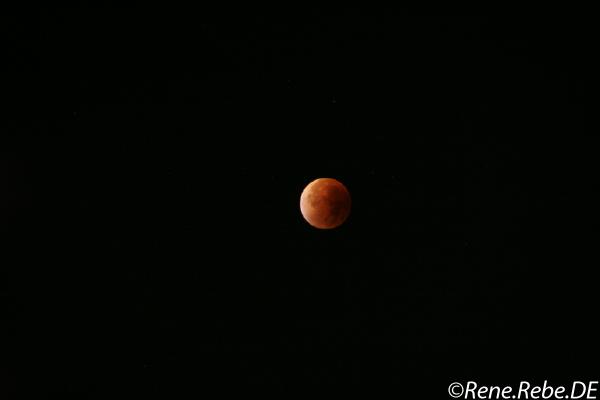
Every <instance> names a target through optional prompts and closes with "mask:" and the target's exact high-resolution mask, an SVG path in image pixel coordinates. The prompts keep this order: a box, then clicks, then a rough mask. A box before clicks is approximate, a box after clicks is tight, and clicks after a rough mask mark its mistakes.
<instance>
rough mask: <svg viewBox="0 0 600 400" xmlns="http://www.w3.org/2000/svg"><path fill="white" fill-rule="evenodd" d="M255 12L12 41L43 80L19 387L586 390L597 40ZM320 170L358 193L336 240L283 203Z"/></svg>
mask: <svg viewBox="0 0 600 400" xmlns="http://www.w3.org/2000/svg"><path fill="white" fill-rule="evenodd" d="M254 11H255V12H254V13H252V14H250V13H247V14H244V13H242V12H240V13H239V14H236V15H235V16H234V15H231V14H228V15H226V14H219V15H217V14H216V13H213V12H208V11H207V10H197V11H191V10H190V11H184V10H179V11H168V12H167V11H165V10H146V9H135V10H133V9H128V10H124V9H118V10H117V9H108V8H102V9H95V10H82V9H78V10H74V9H71V10H60V11H58V10H55V11H53V12H48V11H47V12H44V13H41V15H40V20H39V21H37V23H38V28H39V29H37V30H36V31H35V32H36V33H35V34H33V33H31V32H25V29H24V28H23V30H22V31H18V30H17V31H16V32H17V33H15V35H14V36H15V38H16V39H18V43H19V46H20V50H18V51H17V55H18V57H16V58H14V60H15V61H13V65H11V66H13V67H14V68H15V71H19V72H25V74H29V76H30V77H33V78H34V79H23V81H22V82H23V85H20V88H19V89H18V90H15V91H14V102H13V107H12V108H11V112H12V117H11V118H9V119H8V120H7V121H5V122H4V123H3V124H4V125H5V127H7V128H8V131H9V133H13V132H14V134H11V135H8V136H7V137H6V138H5V139H2V140H3V142H4V144H3V145H2V148H1V149H0V154H1V155H2V160H1V162H2V164H0V168H2V170H1V173H2V175H0V178H1V179H2V188H3V192H4V193H8V195H5V194H4V193H3V195H2V208H1V210H2V216H1V217H2V229H3V230H2V235H3V236H4V240H3V244H4V245H6V250H7V251H3V253H4V254H6V255H11V256H12V255H16V256H17V257H16V258H14V259H13V258H12V257H7V260H8V259H9V258H10V259H12V260H13V261H10V262H8V261H7V262H6V263H4V262H3V263H2V270H3V276H5V277H6V278H7V279H5V280H4V281H5V282H8V285H4V287H3V289H2V296H3V302H5V304H7V307H6V310H7V311H8V313H4V315H7V317H6V318H3V323H5V322H6V323H7V326H9V327H11V329H10V331H11V333H13V334H14V337H19V338H20V339H25V341H26V342H27V343H28V345H26V346H23V347H21V346H17V345H15V346H14V348H15V349H18V352H17V356H16V357H15V358H14V361H13V359H12V358H11V359H10V360H11V362H9V363H8V366H7V368H6V370H5V372H6V376H8V380H9V381H10V382H12V383H9V385H8V386H7V387H8V388H9V389H6V390H9V391H11V390H14V391H18V392H21V391H29V390H33V391H36V392H39V393H43V394H48V397H49V398H61V399H65V398H78V399H80V398H106V396H105V395H106V394H115V393H116V394H118V395H127V394H131V395H132V396H133V397H134V398H135V396H137V395H139V396H140V398H148V397H152V396H154V395H155V396H156V398H172V397H169V396H172V395H173V394H174V393H175V392H181V393H191V394H193V395H201V394H203V393H204V392H205V391H207V390H208V387H211V388H212V387H215V386H216V387H221V388H222V389H223V390H226V389H230V388H233V387H238V386H239V387H242V386H244V385H246V384H248V383H259V384H266V385H268V386H269V387H278V386H285V387H290V388H302V389H304V388H309V389H310V388H312V387H314V386H315V385H317V386H321V385H325V386H327V387H330V388H335V389H336V390H340V389H344V390H346V389H354V388H355V387H359V386H360V387H367V388H373V387H376V388H388V387H393V388H394V389H393V391H392V392H391V393H392V394H393V395H394V396H396V395H397V396H400V395H401V394H406V393H411V394H412V393H415V394H419V396H420V397H421V398H429V397H431V398H446V397H445V396H447V393H446V388H447V385H448V384H449V383H450V382H452V381H455V380H463V381H466V380H477V379H479V380H481V381H487V382H488V383H490V384H501V383H505V382H509V381H511V380H514V379H525V378H529V379H534V378H541V379H542V380H543V379H559V380H560V379H562V380H568V379H574V378H577V379H583V378H584V377H586V376H589V375H591V374H592V373H597V372H598V365H597V364H596V367H590V366H589V365H591V364H589V363H586V362H585V360H586V359H587V358H588V357H591V354H592V353H593V352H595V351H596V349H597V338H598V331H597V328H594V326H593V324H592V321H590V319H589V316H590V315H595V314H597V309H596V308H595V307H594V305H595V304H598V302H597V300H598V296H597V292H596V291H595V290H593V289H592V287H593V286H594V285H593V279H592V277H593V268H595V267H596V266H595V265H593V263H591V262H590V261H589V260H586V259H585V257H582V258H584V259H582V260H579V259H577V260H576V257H579V256H582V255H583V254H584V252H583V251H582V250H581V247H583V246H585V245H586V244H590V243H591V240H589V239H588V240H587V242H586V240H585V239H581V238H580V236H583V235H580V233H581V232H583V231H585V230H586V227H587V228H589V227H590V226H589V225H590V224H591V223H590V222H588V221H589V220H590V219H591V215H589V214H586V212H584V211H583V209H584V206H585V204H586V202H588V201H590V200H589V198H588V197H586V196H585V195H584V192H586V191H587V190H588V188H587V187H589V181H586V179H585V177H584V174H585V173H587V172H589V171H590V170H591V159H590V158H589V156H590V153H591V152H592V151H591V148H590V147H589V146H586V145H585V143H584V141H582V140H580V138H583V137H584V135H585V134H586V131H587V130H588V119H589V118H590V115H591V114H590V112H591V103H590V102H589V101H588V94H590V93H591V92H592V91H593V89H594V87H597V86H594V85H596V82H595V81H592V73H593V72H594V71H595V70H596V66H597V64H594V63H593V62H592V59H593V55H592V53H593V51H592V50H591V49H592V48H594V47H593V46H592V43H593V39H594V38H595V37H596V32H595V31H594V30H593V29H592V28H593V25H590V23H589V22H587V21H586V20H583V19H581V18H566V17H562V18H549V17H543V18H542V17H540V16H538V17H535V18H534V17H519V18H517V17H513V18H510V19H506V18H499V17H491V16H477V17H475V16H461V17H458V16H452V17H449V16H426V15H415V14H410V13H406V12H400V11H397V10H378V11H375V10H358V9H349V10H313V11H310V10H279V12H278V14H277V15H276V16H273V15H272V14H267V13H266V12H265V13H262V15H260V14H261V13H260V12H257V10H254ZM34 61H35V63H34V66H30V64H29V63H30V62H34ZM11 95H12V92H11ZM32 98H34V99H35V100H36V103H37V105H39V106H40V107H35V108H32V109H29V111H27V110H25V109H24V108H23V107H21V106H22V105H23V104H24V102H25V101H27V100H30V99H32ZM38 109H39V112H38V111H35V113H34V112H33V111H32V110H38ZM323 176H326V177H335V178H337V179H339V180H341V181H342V182H344V183H345V184H346V186H347V187H348V188H349V190H350V192H351V193H352V196H353V210H352V214H351V216H350V218H349V219H348V221H347V222H346V224H344V225H343V226H342V227H341V228H339V229H336V230H332V231H318V230H315V229H313V228H311V227H310V226H309V225H308V224H306V223H305V222H304V221H303V220H302V218H301V215H300V212H299V207H298V203H299V196H300V193H301V191H302V189H303V187H304V186H305V185H306V184H307V183H308V182H310V181H311V180H313V179H315V178H317V177H323ZM586 182H587V183H586ZM582 226H583V227H582ZM13 253H14V254H13ZM15 343H16V341H15ZM423 385H425V386H423ZM423 387H425V389H423ZM53 396H54V397H53ZM69 396H72V397H69ZM86 396H87V397H86ZM163 396H166V397H163ZM109 397H110V396H109ZM40 398H45V397H40ZM111 398H112V397H111ZM130 398H131V397H130ZM413 398H416V397H413Z"/></svg>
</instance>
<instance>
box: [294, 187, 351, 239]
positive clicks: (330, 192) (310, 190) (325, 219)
mask: <svg viewBox="0 0 600 400" xmlns="http://www.w3.org/2000/svg"><path fill="white" fill-rule="evenodd" d="M351 203H352V201H351V199H350V192H349V191H348V189H346V186H344V185H343V184H342V183H341V182H340V181H338V180H335V179H333V178H319V179H316V180H314V181H312V182H311V183H309V184H308V185H307V186H306V187H305V188H304V190H303V191H302V195H301V196H300V212H301V213H302V216H303V217H304V219H305V220H306V222H308V223H309V224H310V225H312V226H314V227H315V228H318V229H333V228H337V227H338V226H340V225H342V224H343V223H344V221H346V219H347V218H348V215H349V214H350V206H351Z"/></svg>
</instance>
